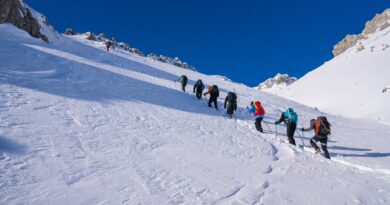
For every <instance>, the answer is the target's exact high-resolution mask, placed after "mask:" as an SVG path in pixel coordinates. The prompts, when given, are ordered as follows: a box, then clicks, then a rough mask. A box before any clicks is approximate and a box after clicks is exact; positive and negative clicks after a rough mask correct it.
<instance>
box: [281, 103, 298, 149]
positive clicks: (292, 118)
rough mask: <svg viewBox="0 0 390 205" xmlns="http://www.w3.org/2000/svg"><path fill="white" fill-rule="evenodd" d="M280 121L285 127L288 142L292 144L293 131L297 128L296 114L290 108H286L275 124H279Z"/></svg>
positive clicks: (293, 141)
mask: <svg viewBox="0 0 390 205" xmlns="http://www.w3.org/2000/svg"><path fill="white" fill-rule="evenodd" d="M281 122H284V124H286V127H287V137H288V142H289V143H290V144H292V145H296V144H295V140H294V133H295V129H297V123H298V115H297V113H296V112H294V110H293V109H292V108H287V110H286V111H284V112H282V114H281V116H280V119H279V120H278V121H276V122H275V125H277V124H280V123H281Z"/></svg>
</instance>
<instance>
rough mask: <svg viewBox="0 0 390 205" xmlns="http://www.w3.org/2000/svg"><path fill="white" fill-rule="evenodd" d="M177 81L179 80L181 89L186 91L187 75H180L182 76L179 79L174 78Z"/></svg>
mask: <svg viewBox="0 0 390 205" xmlns="http://www.w3.org/2000/svg"><path fill="white" fill-rule="evenodd" d="M177 81H180V83H181V89H182V90H183V92H185V91H186V86H187V82H188V78H187V76H185V75H182V76H180V78H179V79H177V80H175V82H177Z"/></svg>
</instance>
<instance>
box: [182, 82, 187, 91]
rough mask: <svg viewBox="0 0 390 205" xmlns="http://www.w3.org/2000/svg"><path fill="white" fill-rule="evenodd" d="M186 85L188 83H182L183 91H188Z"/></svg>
mask: <svg viewBox="0 0 390 205" xmlns="http://www.w3.org/2000/svg"><path fill="white" fill-rule="evenodd" d="M186 86H187V83H181V89H182V90H183V92H185V91H186Z"/></svg>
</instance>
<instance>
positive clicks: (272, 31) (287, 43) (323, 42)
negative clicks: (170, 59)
mask: <svg viewBox="0 0 390 205" xmlns="http://www.w3.org/2000/svg"><path fill="white" fill-rule="evenodd" d="M25 2H26V3H27V4H29V5H30V6H31V7H32V8H34V9H36V10H38V11H39V12H41V13H43V14H44V15H45V16H47V17H48V19H49V22H50V23H51V24H52V25H53V26H54V27H55V28H56V29H57V30H59V31H61V32H63V31H64V30H65V29H66V28H67V27H71V28H73V29H74V30H76V31H79V32H85V31H92V32H95V33H101V32H103V33H105V34H106V35H107V36H110V37H115V38H116V39H117V40H118V41H124V42H128V43H130V45H131V46H132V47H136V48H139V49H141V50H142V51H144V52H145V53H150V52H153V53H157V54H164V55H168V56H179V57H180V58H181V59H182V60H184V61H187V62H188V63H190V64H191V65H194V66H195V67H196V68H197V69H198V70H199V71H200V72H202V73H206V74H219V75H225V76H227V77H229V78H231V79H232V80H234V81H236V82H241V83H244V84H247V85H249V86H255V85H257V84H258V83H260V82H262V81H264V80H265V79H267V78H269V77H271V76H274V75H275V74H276V73H278V72H280V73H288V74H290V75H292V76H296V77H302V76H303V75H304V74H305V73H307V72H309V71H311V70H313V69H315V68H316V67H318V66H320V65H321V64H323V63H324V62H325V61H328V60H330V59H331V58H332V57H333V55H332V49H333V45H334V44H336V43H337V42H338V41H340V40H341V39H342V38H343V37H344V36H345V35H346V34H349V33H360V32H361V30H362V29H363V27H364V23H365V22H366V21H367V20H369V19H371V18H373V17H374V15H375V14H377V13H381V12H382V11H384V10H385V9H386V8H390V1H389V0H324V1H319V0H313V1H310V0H272V1H271V0H224V1H220V0H188V1H186V0H166V1H162V0H160V1H159V0H148V1H146V0H138V1H133V0H110V1H96V0H82V1H74V0H55V1H42V0H25Z"/></svg>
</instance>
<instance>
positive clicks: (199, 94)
mask: <svg viewBox="0 0 390 205" xmlns="http://www.w3.org/2000/svg"><path fill="white" fill-rule="evenodd" d="M203 89H204V85H203V82H202V80H201V79H199V80H198V81H196V83H195V85H194V93H195V94H196V97H197V98H198V99H201V98H202V92H203Z"/></svg>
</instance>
